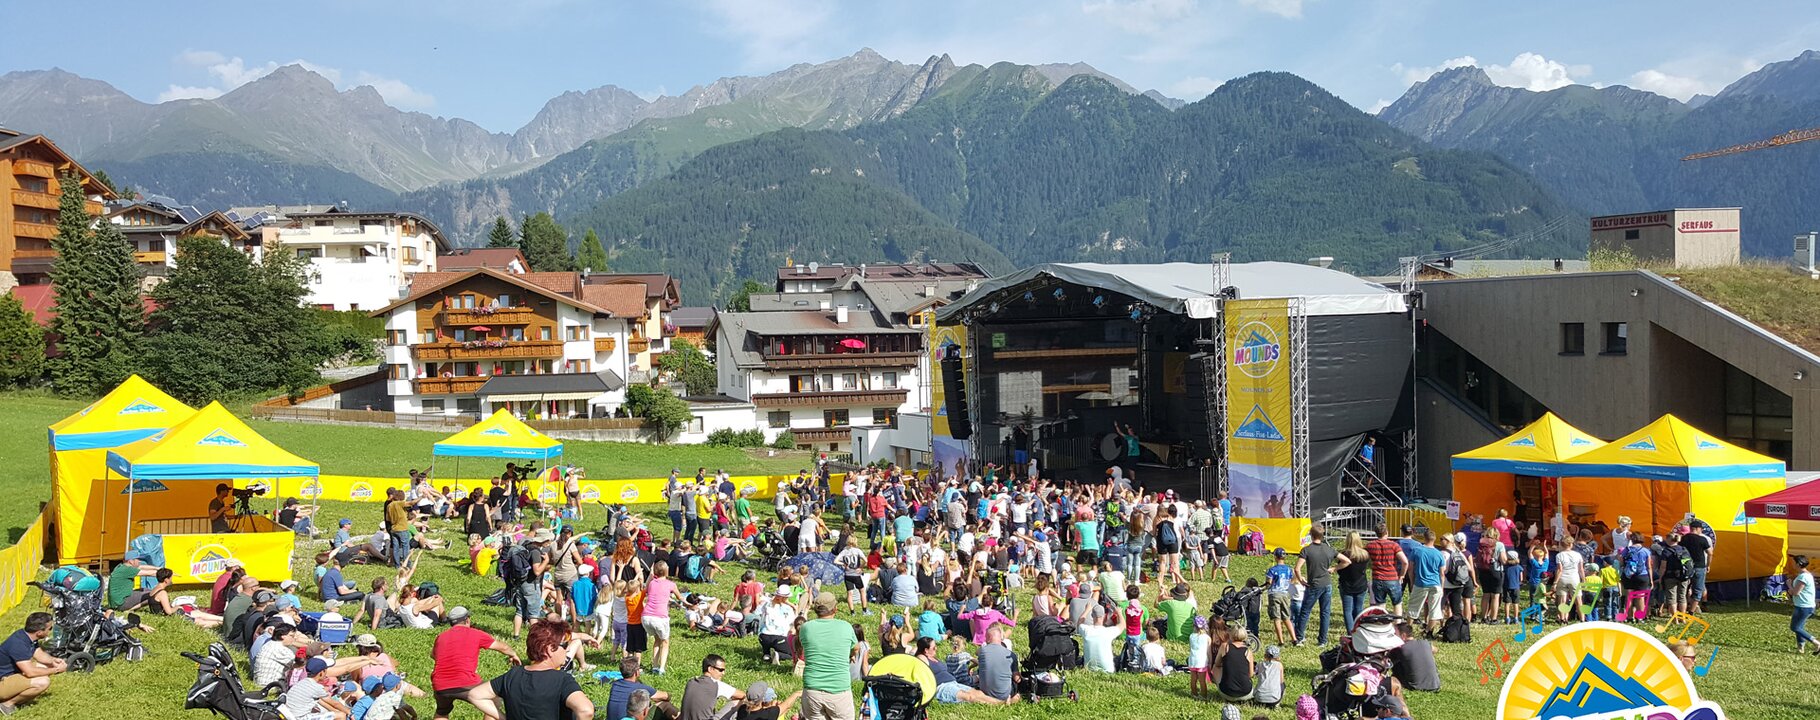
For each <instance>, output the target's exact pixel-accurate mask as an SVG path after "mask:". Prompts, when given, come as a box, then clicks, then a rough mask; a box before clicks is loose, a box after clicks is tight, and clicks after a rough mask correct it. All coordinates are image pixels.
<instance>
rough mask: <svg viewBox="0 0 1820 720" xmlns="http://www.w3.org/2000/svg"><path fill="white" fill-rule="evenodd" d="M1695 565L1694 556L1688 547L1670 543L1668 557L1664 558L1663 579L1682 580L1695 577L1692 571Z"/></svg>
mask: <svg viewBox="0 0 1820 720" xmlns="http://www.w3.org/2000/svg"><path fill="white" fill-rule="evenodd" d="M1693 565H1694V556H1693V555H1691V554H1689V553H1688V552H1687V548H1684V547H1681V546H1680V545H1670V546H1669V547H1668V557H1665V558H1662V579H1664V580H1668V581H1670V582H1680V581H1682V580H1686V579H1688V578H1690V577H1693V573H1692V572H1690V569H1691V568H1692V567H1693Z"/></svg>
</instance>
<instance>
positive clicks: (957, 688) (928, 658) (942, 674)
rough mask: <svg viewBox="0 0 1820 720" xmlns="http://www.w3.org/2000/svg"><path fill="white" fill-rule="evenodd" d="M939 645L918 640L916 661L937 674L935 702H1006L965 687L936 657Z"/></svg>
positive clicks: (927, 639)
mask: <svg viewBox="0 0 1820 720" xmlns="http://www.w3.org/2000/svg"><path fill="white" fill-rule="evenodd" d="M937 647H938V646H937V643H936V641H934V640H931V639H929V638H926V637H922V638H917V639H916V659H918V660H921V661H923V663H924V664H926V665H928V666H929V671H930V672H931V673H934V674H935V683H936V684H935V700H936V702H941V703H947V704H958V703H974V704H978V705H1003V704H1005V701H1003V700H1000V699H998V698H995V697H992V696H991V695H987V694H986V693H983V692H980V691H979V690H978V689H975V688H973V687H971V686H968V685H965V684H963V683H961V682H960V681H959V679H957V678H956V677H955V676H954V673H953V672H952V671H951V670H949V669H948V663H945V662H943V661H942V660H941V659H939V658H937V657H936V654H937V653H938V650H937Z"/></svg>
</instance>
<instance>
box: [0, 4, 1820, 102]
mask: <svg viewBox="0 0 1820 720" xmlns="http://www.w3.org/2000/svg"><path fill="white" fill-rule="evenodd" d="M98 5H100V6H101V7H99V8H98V7H97V4H90V3H73V2H64V3H29V4H27V3H17V4H9V5H8V7H7V9H6V12H5V17H6V19H7V25H8V26H10V27H14V28H21V27H52V28H55V27H76V26H88V27H89V28H91V29H89V30H86V31H85V32H83V33H80V34H78V35H77V36H76V37H75V38H73V39H72V40H71V41H70V42H50V43H47V42H6V43H0V71H10V70H26V69H42V68H48V67H51V66H58V67H62V68H64V69H66V70H69V71H71V72H75V73H78V74H81V75H85V76H88V77H93V78H98V79H101V80H106V81H108V82H110V83H112V84H114V85H115V86H116V87H119V88H120V89H122V90H124V91H126V92H127V93H129V94H131V95H133V96H134V97H137V98H139V99H141V100H145V101H157V100H159V99H161V98H165V99H168V98H173V97H208V96H212V95H215V94H219V93H221V92H225V91H227V90H230V89H232V88H233V87H236V86H238V85H239V84H242V83H245V82H247V81H250V80H251V79H254V78H257V77H258V76H260V75H261V74H263V73H265V72H269V71H270V69H271V68H273V67H276V66H277V65H280V64H286V63H290V62H296V61H302V62H304V63H305V64H306V65H308V66H310V67H313V68H316V69H318V70H319V71H320V72H322V73H323V74H325V75H327V76H329V77H330V79H332V80H335V81H336V84H337V85H339V86H341V87H343V88H351V87H354V86H357V85H363V84H370V85H373V86H374V87H375V88H377V89H378V90H379V91H380V94H381V95H383V96H385V98H386V99H387V101H388V102H390V103H391V104H393V105H394V106H397V107H400V108H404V109H409V110H421V111H424V112H429V113H432V114H436V115H443V116H456V117H464V118H467V119H470V120H473V121H475V122H478V123H480V124H481V125H482V126H484V127H486V128H488V129H490V130H498V131H506V132H510V131H512V130H514V129H516V128H518V127H519V126H520V125H522V124H523V123H525V122H526V121H528V120H529V119H530V118H531V116H532V115H534V114H536V112H537V110H538V108H540V107H541V106H542V105H543V103H544V102H545V101H546V100H548V99H549V98H551V97H553V96H555V95H558V94H560V93H562V92H563V91H565V90H581V89H587V88H593V87H597V86H600V85H606V84H613V85H618V86H620V87H623V88H626V89H628V90H631V91H633V92H636V93H639V94H641V95H645V96H652V95H655V94H659V93H668V94H677V93H680V92H683V91H685V90H687V89H688V88H689V87H690V86H692V85H696V84H701V83H706V82H710V81H712V80H713V79H715V78H718V77H721V76H725V75H740V74H763V73H767V72H771V71H774V70H777V69H780V68H783V67H785V66H787V65H789V64H792V63H796V62H819V61H824V60H828V59H832V58H836V57H841V56H844V55H848V54H851V53H852V52H854V51H855V50H858V49H859V48H861V47H871V48H873V49H875V50H877V51H878V52H880V53H882V54H884V55H885V56H886V57H889V58H892V59H895V60H899V61H901V62H906V63H911V64H917V63H920V62H922V61H923V60H924V59H926V58H927V57H929V56H930V55H934V54H939V53H944V52H945V53H949V54H950V55H952V56H953V57H954V59H955V60H956V61H957V62H961V63H970V62H981V63H989V62H994V61H999V60H1010V61H1014V62H1025V63H1039V62H1074V61H1083V62H1087V63H1090V64H1092V65H1094V66H1095V67H1098V68H1100V69H1101V70H1104V71H1106V72H1108V73H1111V74H1113V75H1115V76H1118V77H1120V78H1122V79H1124V80H1125V81H1127V82H1129V83H1131V84H1132V85H1135V86H1137V87H1139V88H1146V89H1147V88H1156V89H1159V90H1161V91H1163V92H1164V93H1167V94H1169V95H1172V96H1175V97H1180V98H1184V99H1189V100H1193V99H1198V98H1199V97H1202V96H1204V95H1205V94H1206V93H1207V92H1209V91H1211V90H1212V89H1213V88H1215V87H1217V86H1218V85H1219V83H1221V82H1222V81H1224V80H1227V79H1230V78H1233V77H1237V76H1240V75H1244V74H1246V73H1250V72H1254V71H1258V70H1285V71H1289V72H1293V73H1296V74H1298V75H1301V76H1303V77H1306V78H1308V79H1310V80H1313V81H1314V82H1316V83H1318V84H1320V85H1322V86H1323V87H1326V88H1327V89H1329V90H1331V91H1333V92H1334V93H1336V94H1338V95H1339V96H1341V97H1343V98H1345V99H1346V100H1348V101H1350V102H1352V103H1353V104H1354V105H1357V106H1359V107H1361V108H1364V109H1367V110H1371V109H1374V108H1376V107H1377V106H1379V105H1380V104H1382V103H1386V102H1389V101H1391V100H1394V99H1396V98H1397V97H1398V96H1399V95H1401V94H1402V93H1403V91H1404V90H1405V89H1407V87H1408V86H1409V84H1410V82H1412V81H1413V80H1417V79H1420V78H1422V77H1426V75H1427V74H1428V73H1430V72H1432V71H1433V70H1434V69H1437V68H1440V67H1445V66H1448V65H1458V64H1476V65H1480V66H1481V67H1485V68H1486V70H1487V72H1488V73H1489V74H1491V76H1492V77H1493V79H1494V80H1495V81H1497V82H1499V83H1501V84H1506V85H1513V86H1521V87H1529V88H1532V89H1550V88H1553V87H1558V86H1560V85H1563V84H1567V83H1570V82H1578V83H1584V84H1599V85H1612V84H1624V85H1631V86H1633V87H1641V88H1644V89H1649V90H1654V91H1657V92H1661V93H1663V94H1666V95H1671V96H1675V97H1679V98H1686V97H1688V96H1691V95H1692V94H1694V93H1696V92H1707V93H1710V92H1713V91H1716V90H1717V89H1719V88H1721V87H1723V86H1724V85H1725V84H1726V83H1728V82H1730V81H1732V80H1735V79H1737V78H1738V77H1739V76H1740V75H1743V74H1744V73H1746V72H1749V71H1751V70H1753V69H1755V68H1757V67H1759V66H1761V65H1762V64H1764V63H1768V62H1774V61H1777V60H1783V59H1787V58H1789V57H1793V56H1794V55H1796V54H1798V53H1800V52H1801V51H1802V50H1805V49H1808V48H1809V47H1814V46H1820V12H1815V10H1814V6H1813V5H1812V4H1811V3H1807V2H1793V1H1783V0H1767V1H1763V2H1748V3H1739V4H1738V5H1730V4H1727V5H1725V6H1723V10H1721V11H1715V8H1717V7H1719V6H1716V5H1714V4H1713V3H1710V2H1705V3H1701V2H1682V1H1680V0H1657V1H1655V2H1617V1H1611V2H1600V1H1597V0H1595V1H1593V2H1587V1H1585V0H1580V1H1578V2H1555V1H1552V0H1527V1H1524V2H1502V3H1491V2H1478V1H1474V0H1455V1H1454V2H1440V1H1431V0H1062V1H1060V2H1026V1H1023V0H971V1H968V0H915V1H909V0H869V1H864V2H836V1H835V0H684V1H679V2H630V1H622V0H517V1H513V0H504V1H501V0H491V1H482V0H440V1H436V2H424V1H419V0H291V1H289V2H285V3H282V4H276V3H271V4H267V3H248V2H244V1H243V2H232V3H230V2H215V1H213V0H204V1H200V2H184V3H180V4H167V3H132V4H124V3H122V4H115V3H111V2H104V3H99V4H98ZM254 7H269V8H282V11H281V12H280V11H268V10H253V9H251V8H254ZM142 29H143V30H146V31H145V32H141V30H142ZM16 37H17V36H15V38H16Z"/></svg>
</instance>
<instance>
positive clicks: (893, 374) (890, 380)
mask: <svg viewBox="0 0 1820 720" xmlns="http://www.w3.org/2000/svg"><path fill="white" fill-rule="evenodd" d="M879 377H880V378H881V380H880V382H879V384H880V385H882V386H883V387H885V388H887V389H890V388H895V387H897V371H896V370H886V371H884V372H882V373H879Z"/></svg>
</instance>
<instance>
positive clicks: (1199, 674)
mask: <svg viewBox="0 0 1820 720" xmlns="http://www.w3.org/2000/svg"><path fill="white" fill-rule="evenodd" d="M1188 677H1189V678H1190V679H1194V680H1200V681H1202V682H1205V681H1207V680H1210V679H1212V678H1213V669H1212V668H1188Z"/></svg>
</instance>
